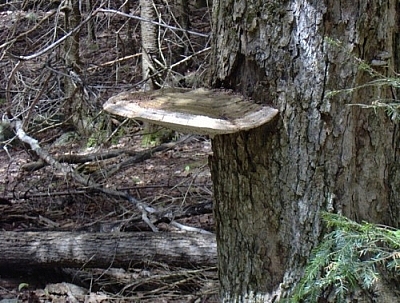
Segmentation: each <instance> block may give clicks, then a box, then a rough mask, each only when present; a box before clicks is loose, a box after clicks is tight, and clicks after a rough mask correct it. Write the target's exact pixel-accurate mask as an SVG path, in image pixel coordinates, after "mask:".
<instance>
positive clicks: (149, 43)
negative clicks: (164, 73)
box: [140, 0, 157, 90]
mask: <svg viewBox="0 0 400 303" xmlns="http://www.w3.org/2000/svg"><path fill="white" fill-rule="evenodd" d="M153 5H154V3H153V1H151V0H141V1H140V16H141V17H142V18H144V19H147V20H152V21H154V19H155V18H156V12H155V10H154V7H153ZM140 32H141V39H142V77H143V80H146V79H149V77H150V76H152V75H153V74H154V71H155V68H154V65H153V61H152V56H155V54H156V52H157V26H156V25H154V24H152V23H150V22H145V21H141V22H140ZM145 84H146V85H147V86H148V89H149V90H153V89H154V88H155V87H154V85H153V82H152V80H151V79H150V80H148V81H146V83H145ZM146 90H147V89H146Z"/></svg>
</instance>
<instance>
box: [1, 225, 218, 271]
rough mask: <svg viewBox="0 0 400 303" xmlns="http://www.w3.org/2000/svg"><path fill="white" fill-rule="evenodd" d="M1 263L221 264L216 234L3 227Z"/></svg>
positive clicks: (95, 264) (25, 264)
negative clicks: (17, 229)
mask: <svg viewBox="0 0 400 303" xmlns="http://www.w3.org/2000/svg"><path fill="white" fill-rule="evenodd" d="M0 238H1V239H2V241H0V267H12V268H24V267H27V266H41V267H79V268H81V267H86V268H88V267H98V268H108V267H125V268H126V267H129V266H132V265H134V264H142V263H144V262H149V261H156V262H162V263H166V264H169V265H174V266H182V267H188V266H190V267H193V266H200V265H201V266H215V265H216V264H217V244H216V241H215V236H214V235H207V234H184V233H152V232H134V233H123V232H115V233H76V232H75V233H70V232H11V231H6V232H1V233H0Z"/></svg>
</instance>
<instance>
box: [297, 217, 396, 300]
mask: <svg viewBox="0 0 400 303" xmlns="http://www.w3.org/2000/svg"><path fill="white" fill-rule="evenodd" d="M323 218H324V220H325V221H326V223H327V225H328V227H330V228H332V231H331V232H330V233H328V234H326V235H325V237H324V239H323V240H322V241H321V243H320V245H319V246H317V247H316V248H315V250H314V251H313V254H312V257H311V261H310V262H309V264H308V265H307V267H306V268H305V273H304V276H303V279H302V280H301V281H300V283H299V285H298V287H297V289H296V291H295V293H294V296H293V298H292V299H291V300H290V302H293V303H294V302H313V303H314V302H318V299H320V298H322V297H325V298H326V297H329V299H330V300H332V302H338V303H340V302H347V296H348V295H349V294H351V293H352V292H354V291H357V290H360V289H361V290H366V291H373V289H374V286H375V285H376V283H377V282H378V281H379V279H381V278H382V276H381V273H382V272H385V273H386V274H390V275H391V276H397V277H398V276H399V271H398V270H399V269H400V230H396V229H393V228H390V227H387V226H380V225H374V224H370V223H361V224H360V223H357V222H354V221H351V220H349V219H347V218H346V217H343V216H340V215H337V214H332V213H324V214H323Z"/></svg>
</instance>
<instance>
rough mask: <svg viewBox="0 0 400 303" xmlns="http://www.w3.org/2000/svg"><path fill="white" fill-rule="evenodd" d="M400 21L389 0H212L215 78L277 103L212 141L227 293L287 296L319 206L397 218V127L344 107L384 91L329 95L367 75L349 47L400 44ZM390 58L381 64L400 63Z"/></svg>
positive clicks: (367, 52)
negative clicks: (269, 115)
mask: <svg viewBox="0 0 400 303" xmlns="http://www.w3.org/2000/svg"><path fill="white" fill-rule="evenodd" d="M398 18H399V8H398V4H397V1H395V0H388V1H383V2H382V1H378V0H375V1H362V2H359V3H358V5H355V4H354V1H350V0H344V1H340V2H337V1H326V0H325V1H306V0H300V1H293V0H292V1H283V0H282V1H273V2H265V1H264V2H262V1H258V0H247V1H233V0H218V1H217V0H215V1H214V6H213V24H214V35H213V39H214V41H213V55H212V58H213V59H214V62H213V86H214V87H225V88H232V89H234V90H235V91H240V92H242V93H243V94H245V95H248V96H250V97H252V98H253V99H254V100H255V101H257V102H260V103H264V104H270V105H272V106H274V107H275V108H277V109H279V111H280V116H279V118H278V119H277V120H276V121H275V123H274V125H272V126H271V125H270V126H267V127H265V126H264V127H259V128H257V129H255V130H252V131H248V132H242V133H239V134H232V135H223V136H216V137H215V139H214V140H213V157H212V158H211V159H210V164H211V170H212V176H213V182H214V195H215V200H216V205H215V216H216V222H217V243H218V257H219V277H220V282H221V295H222V298H223V300H224V302H275V301H274V300H276V299H278V298H283V297H287V296H288V295H289V294H290V292H291V290H292V289H293V286H294V285H295V284H296V282H297V281H298V280H299V278H300V277H301V274H302V269H303V267H304V264H305V263H306V262H307V260H308V258H309V255H310V251H311V249H312V248H313V247H315V245H316V244H318V242H319V240H320V239H321V236H322V234H323V226H322V224H321V220H320V213H321V211H326V210H329V211H334V212H337V213H342V214H344V215H346V216H347V217H349V218H351V219H355V220H357V221H361V220H367V221H369V222H376V223H383V224H388V225H392V226H395V227H399V220H398V217H399V214H400V212H399V206H398V203H397V201H398V200H399V197H400V195H399V194H400V192H399V186H398V184H399V180H400V171H399V164H398V160H397V155H398V142H399V141H398V140H399V135H398V132H397V131H396V128H395V126H394V124H393V123H392V122H391V121H390V119H389V118H388V117H387V116H386V115H385V113H384V112H383V111H377V112H374V111H373V110H367V109H362V108H360V107H358V106H348V104H357V103H368V104H370V103H371V102H372V101H374V100H376V99H377V98H392V94H391V92H390V91H388V90H386V89H378V88H373V87H370V88H364V89H360V90H358V91H354V92H353V93H352V94H338V95H335V96H334V97H332V98H328V97H327V92H329V91H331V90H338V89H344V88H351V87H355V86H357V85H360V84H364V83H366V82H367V81H369V80H371V78H370V76H369V75H368V73H366V72H365V71H363V70H361V69H359V67H358V66H357V64H356V62H355V60H354V56H357V57H359V58H361V59H362V60H365V62H367V63H371V62H372V60H373V59H375V58H376V56H378V54H379V53H382V52H383V51H387V52H389V53H391V54H398V53H399V51H398V43H399V41H398V32H397V30H398V24H397V22H398V21H397V20H398ZM326 38H329V39H332V40H333V41H339V42H340V43H341V45H340V46H338V45H334V44H333V43H328V42H327V41H328V39H326ZM396 59H397V58H396V57H392V58H391V59H390V60H389V61H388V63H389V65H390V68H380V70H379V71H380V72H382V73H390V71H391V70H392V68H393V69H394V70H395V71H398V70H399V69H398V64H399V61H398V60H396ZM321 302H322V301H321Z"/></svg>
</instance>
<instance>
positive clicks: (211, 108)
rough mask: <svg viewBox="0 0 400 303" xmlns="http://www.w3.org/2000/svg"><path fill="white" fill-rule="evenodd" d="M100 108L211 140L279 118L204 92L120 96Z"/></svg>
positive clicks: (220, 93) (224, 94) (234, 97)
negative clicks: (211, 137) (216, 136)
mask: <svg viewBox="0 0 400 303" xmlns="http://www.w3.org/2000/svg"><path fill="white" fill-rule="evenodd" d="M103 107H104V109H105V110H106V111H107V112H109V113H112V114H115V115H119V116H123V117H128V118H134V119H138V120H142V121H146V122H150V123H153V124H157V125H161V126H164V127H167V128H171V129H173V130H177V131H180V132H184V133H193V134H203V135H210V136H215V135H220V134H229V133H236V132H239V131H242V130H249V129H252V128H256V127H258V126H261V125H263V124H266V123H267V122H269V121H271V120H272V119H273V118H274V117H275V116H276V115H277V114H278V110H276V109H274V108H272V107H268V106H261V105H259V104H255V103H253V102H251V101H250V100H248V99H246V98H245V97H243V96H241V95H238V94H236V93H233V92H232V91H227V90H217V89H204V88H200V89H195V90H188V89H177V88H168V89H160V90H155V91H148V92H138V91H131V92H123V93H120V94H118V95H116V96H113V97H111V98H110V99H109V100H108V101H107V102H106V103H105V104H104V106H103Z"/></svg>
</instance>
